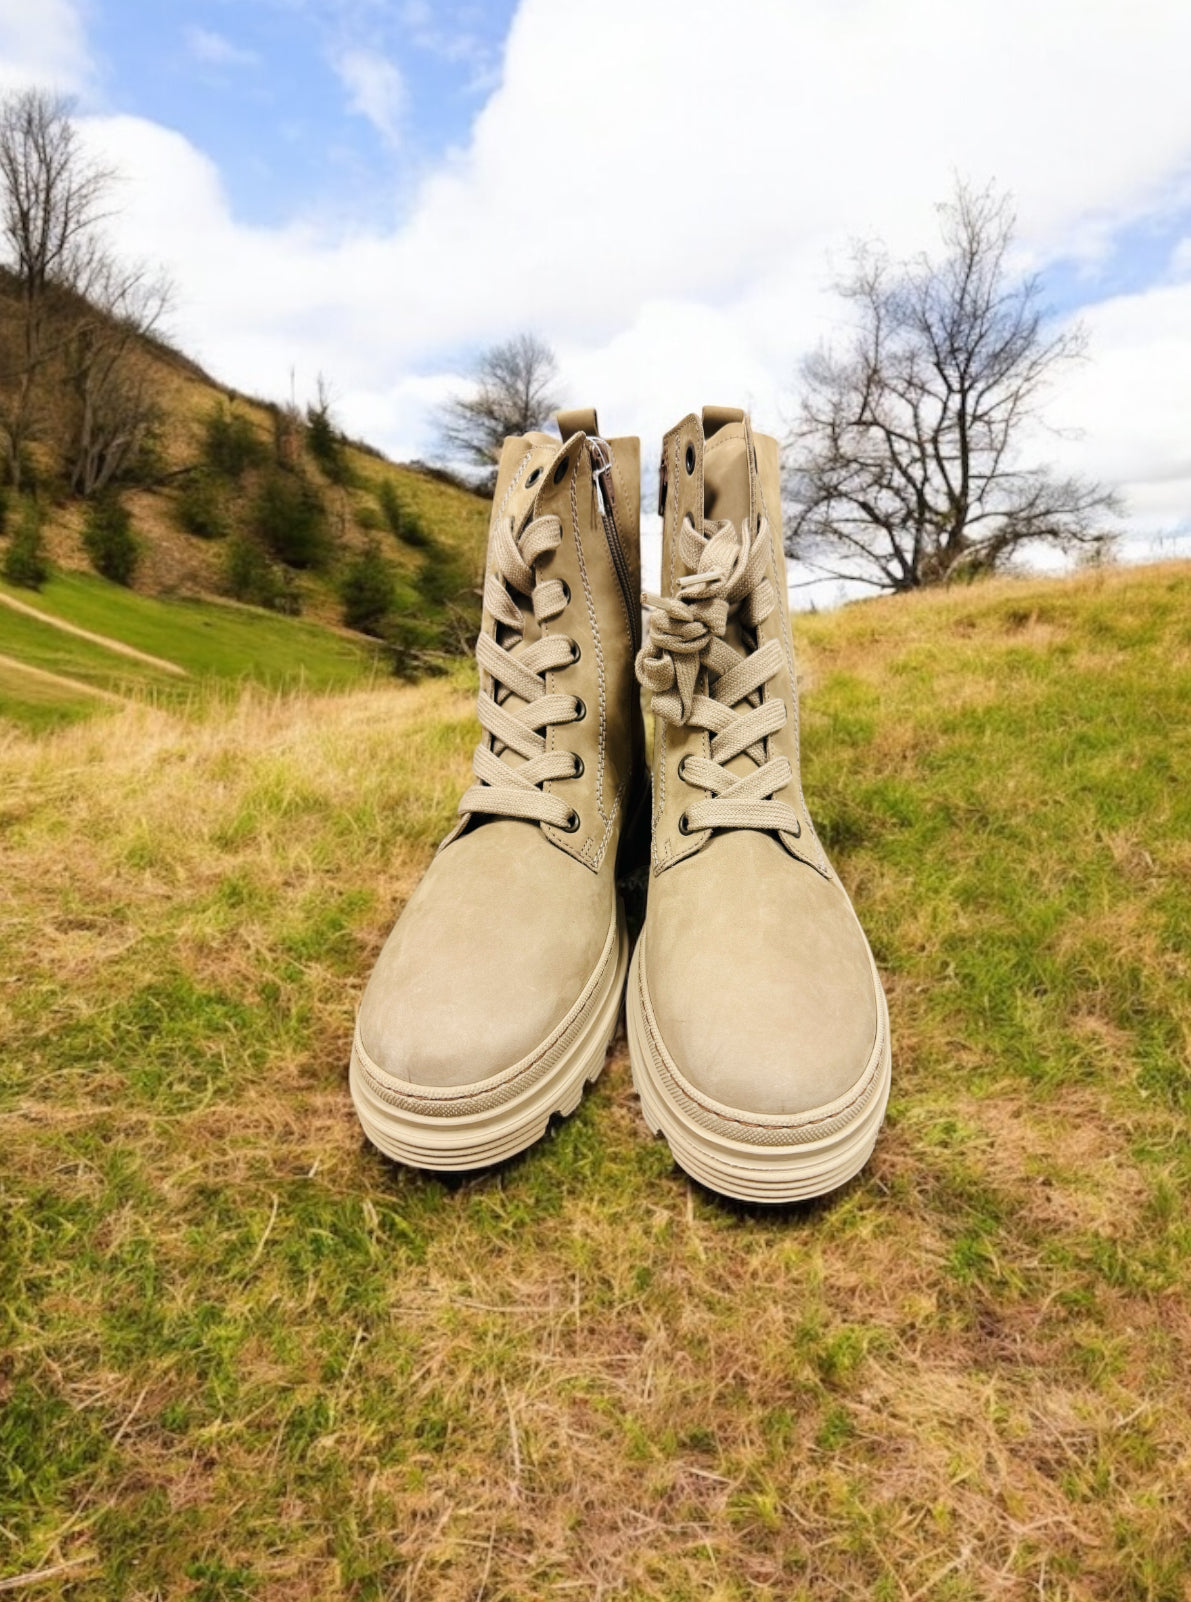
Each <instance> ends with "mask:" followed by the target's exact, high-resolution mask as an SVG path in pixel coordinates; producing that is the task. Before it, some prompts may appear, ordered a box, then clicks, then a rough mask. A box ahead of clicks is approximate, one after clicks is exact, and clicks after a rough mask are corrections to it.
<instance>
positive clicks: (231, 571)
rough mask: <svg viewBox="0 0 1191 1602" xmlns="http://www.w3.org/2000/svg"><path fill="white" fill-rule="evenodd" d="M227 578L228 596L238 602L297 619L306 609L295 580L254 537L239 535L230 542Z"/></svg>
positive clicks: (225, 561)
mask: <svg viewBox="0 0 1191 1602" xmlns="http://www.w3.org/2000/svg"><path fill="white" fill-rule="evenodd" d="M223 578H224V585H225V587H226V589H227V592H228V594H229V595H232V596H234V597H235V599H236V600H237V601H247V602H249V603H250V604H251V605H253V606H264V607H267V608H268V609H269V611H271V612H284V613H285V614H286V615H287V616H289V617H296V616H297V615H298V613H299V612H300V611H301V610H302V603H301V599H300V597H299V595H298V591H297V587H296V586H295V584H294V581H293V578H292V577H291V576H290V574H288V573H285V572H283V571H282V570H281V569H280V568H279V567H278V566H277V564H276V563H275V562H274V561H272V560H271V559H270V557H269V554H268V552H267V551H266V550H264V548H263V547H262V546H261V545H260V544H259V543H258V541H256V540H254V539H253V538H252V537H251V536H250V535H247V534H236V535H233V536H232V538H231V539H230V540H229V541H228V543H227V549H226V551H225V553H224V565H223Z"/></svg>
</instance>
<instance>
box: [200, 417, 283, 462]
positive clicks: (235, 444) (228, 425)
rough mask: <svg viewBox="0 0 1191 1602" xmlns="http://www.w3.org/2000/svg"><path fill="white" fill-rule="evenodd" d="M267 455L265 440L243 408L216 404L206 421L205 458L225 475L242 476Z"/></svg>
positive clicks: (204, 431) (204, 430)
mask: <svg viewBox="0 0 1191 1602" xmlns="http://www.w3.org/2000/svg"><path fill="white" fill-rule="evenodd" d="M267 456H268V450H267V447H266V445H265V442H264V440H262V439H261V437H260V435H259V434H258V433H257V431H256V429H255V428H254V427H253V426H252V420H251V418H248V417H246V416H245V415H244V413H243V412H233V411H229V410H228V408H227V407H226V406H223V405H221V404H220V405H216V406H214V407H213V408H212V409H211V411H210V412H209V413H208V414H207V420H206V422H205V424H204V425H203V460H204V462H206V464H207V466H208V467H209V468H210V469H211V471H212V472H213V473H218V474H219V475H220V476H221V477H222V478H231V479H240V478H242V477H243V476H244V473H245V471H246V470H247V469H248V468H250V467H259V466H260V465H261V464H262V462H264V461H265V459H266V457H267Z"/></svg>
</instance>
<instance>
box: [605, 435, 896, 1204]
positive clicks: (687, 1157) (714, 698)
mask: <svg viewBox="0 0 1191 1602" xmlns="http://www.w3.org/2000/svg"><path fill="white" fill-rule="evenodd" d="M779 497H780V484H779V470H778V449H777V443H776V441H774V440H772V439H769V438H766V437H765V436H764V435H754V434H753V433H752V430H751V428H750V425H749V421H748V418H747V417H746V416H745V414H744V413H743V412H741V411H736V410H730V409H727V408H720V407H708V408H707V409H705V411H704V413H703V417H702V421H700V419H699V418H697V417H694V416H691V417H687V418H686V419H685V420H684V421H683V422H681V423H680V424H679V425H678V427H677V428H675V429H674V430H672V432H671V433H669V434H668V435H667V436H666V439H665V443H664V448H663V456H662V467H661V487H660V502H661V512H662V517H663V531H662V538H663V548H662V594H661V595H660V596H646V597H645V600H646V603H647V605H649V606H650V607H651V608H652V610H651V613H650V626H649V643H648V644H647V646H646V647H645V648H644V649H643V650H642V651H641V653H640V655H639V657H638V662H637V672H638V677H639V678H640V679H641V682H642V684H643V685H644V686H645V687H646V688H647V689H648V690H650V691H651V692H652V707H653V713H654V720H655V721H654V749H653V852H652V873H651V875H650V882H649V901H648V909H647V912H646V918H645V928H644V932H643V934H642V937H641V939H640V941H639V942H638V945H637V950H636V952H635V954H634V957H633V967H632V972H631V974H630V976H629V985H628V1003H627V1011H628V1024H629V1052H630V1057H631V1060H632V1068H633V1079H634V1082H635V1084H636V1086H637V1090H638V1093H639V1094H640V1097H641V1105H642V1109H643V1111H644V1113H645V1118H646V1122H647V1123H648V1124H649V1126H650V1128H651V1129H652V1130H653V1131H654V1133H655V1134H656V1133H657V1132H658V1131H659V1130H660V1131H661V1132H662V1133H663V1134H664V1135H665V1137H666V1139H667V1140H668V1141H669V1143H670V1147H671V1150H672V1151H673V1153H674V1156H675V1157H676V1159H677V1160H678V1162H679V1163H681V1165H682V1166H683V1167H684V1168H685V1169H686V1170H687V1172H688V1173H689V1174H691V1175H692V1176H693V1177H694V1178H696V1179H698V1180H700V1181H701V1182H702V1183H703V1184H705V1185H708V1186H710V1187H711V1188H712V1189H714V1190H717V1191H720V1192H722V1193H723V1194H725V1195H728V1196H734V1197H739V1198H741V1199H743V1200H750V1201H768V1202H785V1201H793V1200H797V1199H799V1198H802V1197H808V1196H817V1195H821V1194H823V1193H824V1192H826V1191H829V1190H832V1189H834V1188H835V1187H836V1186H837V1185H841V1184H843V1183H844V1181H845V1180H847V1179H849V1178H851V1176H852V1175H853V1174H855V1173H856V1172H857V1171H858V1170H859V1169H860V1168H861V1167H862V1166H863V1165H864V1163H865V1161H866V1160H867V1158H868V1155H869V1153H870V1151H871V1150H872V1146H873V1142H874V1141H875V1139H876V1136H877V1131H878V1129H879V1128H880V1125H881V1120H882V1118H883V1117H884V1113H885V1103H886V1099H887V1097H888V1093H889V1064H890V1055H889V1023H888V1013H887V1010H886V1006H885V998H884V994H883V992H882V989H881V984H880V980H879V978H878V976H877V971H876V968H875V966H874V964H873V960H872V956H871V955H870V953H869V948H868V943H867V941H866V940H865V937H864V934H863V932H862V930H861V928H860V925H859V923H858V922H857V920H856V915H855V913H854V912H853V910H852V904H851V902H850V901H849V900H848V897H847V894H846V893H845V891H844V889H843V887H842V886H841V884H840V882H839V880H838V879H837V878H836V876H835V874H834V873H833V872H832V869H831V866H830V864H829V863H828V861H827V858H826V856H825V855H824V853H823V849H822V847H821V845H820V844H819V842H818V840H817V839H816V837H815V831H814V828H813V826H812V824H811V820H810V816H809V814H808V813H807V809H806V803H805V802H804V800H803V797H802V790H801V785H800V780H799V769H798V707H797V699H796V694H795V679H794V660H793V653H792V648H791V641H790V619H789V612H788V608H787V600H786V583H785V564H784V561H783V558H782V546H781V524H780V518H781V510H780V498H779Z"/></svg>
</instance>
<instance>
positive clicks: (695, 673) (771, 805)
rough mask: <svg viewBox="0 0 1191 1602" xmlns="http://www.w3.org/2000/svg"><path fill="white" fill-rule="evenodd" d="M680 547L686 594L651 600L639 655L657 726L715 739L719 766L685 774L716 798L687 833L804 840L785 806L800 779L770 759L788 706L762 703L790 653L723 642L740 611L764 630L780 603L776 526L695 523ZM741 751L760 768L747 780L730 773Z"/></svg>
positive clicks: (774, 646)
mask: <svg viewBox="0 0 1191 1602" xmlns="http://www.w3.org/2000/svg"><path fill="white" fill-rule="evenodd" d="M678 542H679V543H678V550H679V554H680V556H681V557H682V561H683V563H684V564H685V566H686V567H688V568H690V569H691V570H692V571H690V572H689V573H687V574H685V575H684V576H683V577H682V578H680V579H679V580H678V589H679V594H678V595H675V596H660V595H646V596H644V597H643V599H644V601H645V604H646V606H648V607H649V608H650V614H649V641H648V643H647V645H645V646H644V647H643V648H642V649H641V651H640V652H639V653H638V655H637V677H638V679H640V681H641V683H642V684H643V685H644V686H645V688H646V689H648V690H651V691H652V692H653V698H652V710H653V714H654V716H655V717H657V718H662V719H664V720H665V721H666V722H667V723H673V724H677V725H681V726H684V727H687V728H693V729H704V730H706V731H707V732H708V733H709V734H710V735H711V736H712V739H711V755H710V758H706V757H696V756H687V757H684V758H683V761H682V764H681V766H680V768H679V776H680V778H681V779H682V780H683V782H684V783H685V784H689V785H690V786H691V787H692V788H693V789H696V790H710V791H711V796H710V798H707V797H705V798H703V799H702V800H699V801H694V802H692V803H691V805H690V806H689V807H687V809H686V811H685V812H684V814H683V820H685V821H684V822H680V827H682V828H684V832H685V833H688V834H695V833H697V832H698V831H699V830H701V829H778V830H780V831H782V833H786V834H792V835H798V834H800V833H801V825H800V824H799V821H798V814H797V813H796V812H795V810H794V808H793V807H792V806H790V805H789V804H788V803H787V802H785V801H781V800H778V799H776V797H777V792H778V791H779V790H783V789H785V787H786V785H788V784H789V783H790V782H791V781H792V779H793V777H794V775H793V771H792V769H791V767H790V763H789V761H788V760H787V758H786V757H784V756H772V757H767V756H766V752H765V740H766V739H767V738H768V736H769V735H771V734H776V733H777V731H778V730H779V729H780V728H781V727H782V726H783V725H784V724H785V721H786V704H785V701H784V700H782V699H781V698H778V697H775V698H774V699H772V700H765V699H763V697H762V695H761V691H762V688H763V686H764V685H765V684H766V683H767V681H768V680H769V679H771V678H772V677H773V675H774V674H775V673H776V672H777V671H778V670H779V669H780V667H781V665H782V648H781V644H780V642H779V641H778V640H768V641H766V643H765V644H764V645H762V646H760V647H759V648H758V649H757V650H755V651H746V652H740V651H737V650H735V649H734V648H733V647H732V646H730V645H729V644H728V643H727V641H726V640H725V639H724V634H725V631H726V629H727V626H728V618H729V615H730V613H731V612H732V610H733V609H736V610H737V615H738V616H739V618H740V620H741V622H742V623H744V624H745V625H746V626H747V627H748V628H755V627H756V626H757V624H758V623H763V622H764V621H765V619H766V618H767V617H768V616H769V614H770V613H771V612H772V611H773V608H774V606H775V605H776V604H777V602H776V597H775V595H774V593H773V585H772V584H771V583H770V582H769V579H768V577H767V575H766V572H765V566H766V561H767V558H768V553H769V529H768V525H767V524H766V522H765V519H764V518H762V519H761V521H760V525H759V527H758V528H757V530H756V532H755V533H751V534H750V532H749V529H748V527H747V526H745V527H742V528H741V529H740V530H739V531H738V530H737V529H736V527H735V526H734V525H733V524H732V523H731V522H729V521H728V520H727V519H726V518H724V519H717V520H714V521H713V520H707V521H705V522H704V524H703V532H702V533H701V534H700V533H699V531H698V530H697V529H696V528H695V525H694V523H693V522H692V520H691V519H690V517H689V516H688V517H686V518H684V519H683V523H682V527H681V529H680V530H679V536H678ZM742 702H744V703H746V704H745V706H744V707H743V708H741V703H742ZM742 751H747V752H748V754H749V756H750V757H751V758H752V760H753V761H754V762H755V763H756V767H755V768H754V769H753V770H752V771H751V772H750V773H748V774H745V775H742V774H737V773H732V772H730V771H729V769H728V767H727V766H726V764H727V763H728V762H730V761H731V760H732V758H733V757H734V756H739V755H740V753H741V752H742Z"/></svg>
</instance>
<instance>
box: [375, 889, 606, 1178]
mask: <svg viewBox="0 0 1191 1602" xmlns="http://www.w3.org/2000/svg"><path fill="white" fill-rule="evenodd" d="M628 955H629V941H628V932H627V929H626V927H625V918H624V907H623V905H621V903H620V902H619V899H618V902H617V913H616V919H615V922H614V924H613V927H612V929H611V930H610V931H609V936H608V942H607V944H606V945H605V948H604V952H603V954H602V955H601V958H600V963H599V965H598V966H597V968H596V971H595V974H594V975H593V976H592V979H591V980H590V981H589V982H588V985H587V986H586V987H585V990H584V994H583V996H581V997H580V999H579V1001H578V1002H577V1003H576V1005H575V1007H574V1008H572V1010H571V1012H570V1013H569V1014H568V1015H567V1017H566V1018H564V1019H563V1021H562V1023H561V1024H560V1025H559V1026H558V1028H557V1029H556V1030H555V1031H554V1033H553V1035H552V1036H551V1038H550V1040H548V1041H544V1042H543V1044H542V1047H541V1048H540V1050H539V1051H538V1052H536V1053H535V1054H534V1055H533V1056H532V1057H531V1058H528V1059H526V1061H525V1062H524V1063H520V1064H518V1065H517V1066H516V1067H515V1068H512V1069H510V1070H508V1071H506V1072H505V1073H502V1074H498V1075H497V1076H496V1077H495V1078H492V1079H486V1080H480V1081H478V1082H477V1083H476V1084H474V1085H464V1086H460V1087H458V1088H455V1089H452V1090H450V1091H439V1090H428V1089H427V1088H426V1087H425V1086H422V1085H416V1084H411V1083H409V1082H408V1081H406V1080H402V1079H396V1078H394V1077H393V1076H392V1075H391V1074H386V1073H384V1072H383V1071H382V1070H381V1069H380V1068H378V1067H377V1065H376V1064H375V1063H373V1062H372V1061H371V1060H370V1059H369V1057H368V1054H367V1053H366V1052H365V1051H364V1049H363V1047H362V1045H361V1043H360V1037H359V1032H358V1030H357V1033H356V1036H355V1040H354V1042H353V1044H352V1056H351V1070H350V1075H349V1082H350V1085H351V1094H352V1100H353V1101H354V1103H355V1106H356V1112H357V1114H358V1116H359V1119H360V1123H361V1124H362V1125H363V1128H364V1133H365V1134H366V1135H367V1136H368V1139H369V1140H370V1141H371V1142H372V1144H373V1145H374V1146H376V1147H377V1148H378V1149H379V1150H380V1151H382V1152H384V1154H385V1155H386V1156H387V1157H392V1158H394V1159H395V1160H396V1161H397V1162H401V1163H407V1164H409V1165H410V1166H411V1167H413V1168H430V1169H439V1170H443V1171H447V1172H461V1171H465V1170H468V1169H472V1168H487V1167H489V1166H490V1165H491V1164H492V1163H498V1162H501V1161H503V1160H504V1159H505V1158H508V1157H514V1156H516V1155H517V1153H518V1152H521V1151H524V1150H525V1148H526V1147H527V1146H532V1145H533V1143H534V1141H535V1140H539V1139H540V1138H541V1137H542V1136H543V1135H544V1134H545V1132H546V1128H547V1125H548V1124H549V1122H550V1120H551V1118H552V1117H554V1116H555V1114H560V1115H562V1116H564V1117H565V1116H566V1115H567V1114H568V1113H572V1112H574V1110H575V1108H576V1107H577V1106H578V1105H579V1102H580V1099H581V1098H582V1095H583V1090H584V1087H585V1086H586V1085H588V1084H590V1083H591V1082H592V1081H594V1080H595V1079H597V1078H598V1077H599V1074H600V1070H601V1069H602V1068H603V1066H604V1060H605V1058H606V1057H607V1054H608V1046H609V1044H610V1043H611V1040H612V1037H613V1035H614V1034H615V1033H616V1025H617V1022H618V1020H619V1017H620V1003H621V997H622V996H623V994H624V984H625V973H626V970H627V968H628ZM509 1001H510V1005H516V998H515V997H510V998H509ZM560 1042H562V1049H561V1050H559V1049H557V1048H558V1046H559V1043H560ZM552 1054H553V1058H554V1060H552V1061H551V1062H550V1064H549V1066H548V1067H547V1068H546V1069H544V1070H541V1069H540V1063H541V1061H542V1059H543V1058H544V1057H550V1056H551V1055H552ZM522 1079H523V1080H524V1081H525V1087H524V1089H520V1090H519V1089H517V1083H518V1081H519V1080H522ZM510 1089H511V1093H508V1092H510ZM499 1097H503V1099H499V1100H498V1101H497V1103H496V1104H495V1105H493V1104H492V1103H493V1102H494V1100H496V1098H499ZM436 1102H437V1103H439V1104H440V1105H441V1107H442V1110H438V1109H437V1108H436V1106H435V1103H436ZM411 1103H412V1104H415V1105H413V1106H411V1105H410V1104H411Z"/></svg>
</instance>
